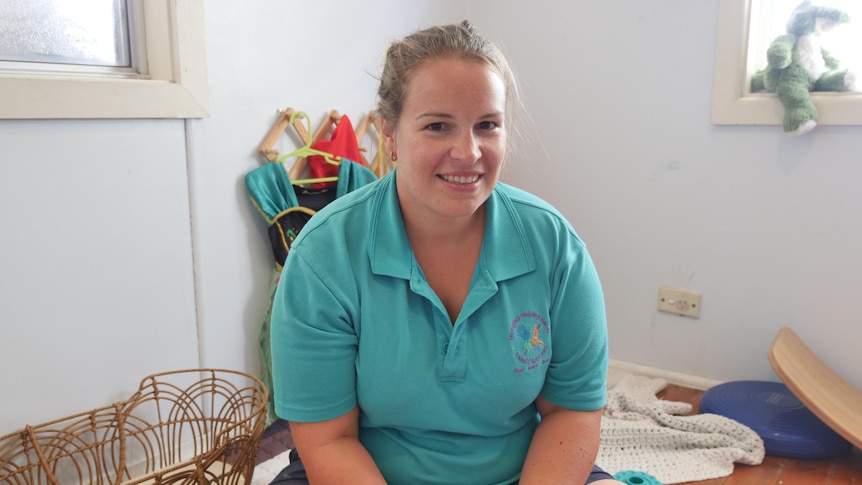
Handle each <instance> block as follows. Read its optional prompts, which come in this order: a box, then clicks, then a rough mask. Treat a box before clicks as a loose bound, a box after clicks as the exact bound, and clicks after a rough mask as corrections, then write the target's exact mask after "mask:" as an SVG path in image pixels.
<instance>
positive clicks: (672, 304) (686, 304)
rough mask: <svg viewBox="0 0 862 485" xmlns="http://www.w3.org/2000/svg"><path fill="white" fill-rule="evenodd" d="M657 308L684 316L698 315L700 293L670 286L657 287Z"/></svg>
mask: <svg viewBox="0 0 862 485" xmlns="http://www.w3.org/2000/svg"><path fill="white" fill-rule="evenodd" d="M658 310H659V311H660V312H668V313H675V314H677V315H681V316H684V317H692V318H699V317H700V293H698V292H695V291H689V290H681V289H679V288H671V287H670V286H660V287H659V289H658Z"/></svg>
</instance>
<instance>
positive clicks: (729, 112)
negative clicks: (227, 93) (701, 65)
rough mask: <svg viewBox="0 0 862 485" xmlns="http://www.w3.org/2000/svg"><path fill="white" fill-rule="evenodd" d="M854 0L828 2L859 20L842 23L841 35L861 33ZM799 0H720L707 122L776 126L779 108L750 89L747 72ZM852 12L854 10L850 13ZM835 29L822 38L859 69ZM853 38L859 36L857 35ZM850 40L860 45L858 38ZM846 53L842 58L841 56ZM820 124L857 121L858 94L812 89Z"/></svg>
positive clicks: (861, 14)
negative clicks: (713, 72) (835, 44)
mask: <svg viewBox="0 0 862 485" xmlns="http://www.w3.org/2000/svg"><path fill="white" fill-rule="evenodd" d="M859 3H860V2H858V0H850V1H846V0H833V2H832V4H834V5H835V6H836V7H839V8H841V9H843V10H846V11H848V12H849V13H850V14H851V18H855V19H858V20H857V21H856V22H855V26H854V28H853V29H851V28H850V26H842V28H841V30H840V32H842V33H844V35H855V36H859V35H862V11H860V10H862V9H860V7H862V5H858V4H859ZM798 4H799V1H798V0H720V1H719V7H718V8H719V15H718V34H717V35H718V37H717V44H716V56H715V78H714V79H715V81H714V86H713V100H712V122H713V123H714V124H717V125H781V120H782V116H783V114H784V108H783V107H782V106H781V102H780V101H778V98H777V97H776V96H775V95H774V94H771V93H752V92H751V89H750V86H749V80H750V79H751V75H752V74H753V73H754V72H756V71H757V70H758V69H760V68H762V67H763V66H764V65H765V63H766V59H765V57H766V48H767V47H768V46H769V43H770V42H771V41H772V39H774V38H775V37H776V36H777V35H779V34H781V33H783V32H784V24H785V23H786V21H787V18H788V17H789V15H790V11H791V10H793V8H794V7H795V6H796V5H798ZM854 12H858V13H856V14H855V16H853V14H854ZM838 33H839V31H836V32H834V33H829V34H828V36H827V37H830V38H832V40H833V41H837V42H840V44H841V46H839V47H836V46H830V50H832V51H833V52H835V54H836V56H838V58H839V59H841V61H842V63H843V64H844V65H847V66H851V65H853V63H855V65H856V66H859V68H862V64H860V62H859V60H857V59H858V49H857V53H856V57H855V58H854V56H853V55H852V54H849V53H848V54H845V53H843V51H841V49H843V48H846V47H847V46H851V47H852V45H853V43H852V42H858V40H857V41H848V40H846V38H845V39H839V38H837V37H838ZM856 38H857V39H858V38H859V37H856ZM855 45H859V44H858V43H857V44H855ZM845 55H846V57H845ZM811 98H812V100H813V102H814V104H815V105H816V106H817V110H818V112H819V115H820V116H819V118H820V119H819V121H818V123H819V124H821V125H862V93H830V92H824V93H811Z"/></svg>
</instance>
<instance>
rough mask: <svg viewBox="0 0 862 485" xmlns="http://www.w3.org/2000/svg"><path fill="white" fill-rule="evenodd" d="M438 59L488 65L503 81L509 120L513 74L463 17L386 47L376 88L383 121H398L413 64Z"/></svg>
mask: <svg viewBox="0 0 862 485" xmlns="http://www.w3.org/2000/svg"><path fill="white" fill-rule="evenodd" d="M441 58H459V59H472V60H476V61H480V62H485V63H487V64H488V65H489V66H491V68H493V69H494V70H495V71H496V72H497V73H498V74H499V75H500V77H501V78H502V79H503V83H504V84H505V87H506V113H507V114H506V117H507V120H506V121H507V122H509V123H511V121H512V116H513V115H514V106H515V104H516V103H517V99H518V87H517V83H516V81H515V76H514V74H513V72H512V69H511V67H509V63H508V62H507V61H506V58H505V57H504V56H503V53H502V52H501V51H500V49H498V48H497V46H495V45H494V44H493V43H491V42H490V41H488V40H486V39H485V38H484V37H482V36H481V35H480V34H479V33H478V31H477V30H476V28H475V27H474V26H473V25H472V24H471V23H470V22H469V21H467V20H464V21H463V22H461V23H458V24H450V25H440V26H435V27H430V28H427V29H424V30H420V31H417V32H415V33H413V34H410V35H408V36H407V37H405V38H404V39H402V40H400V41H396V42H393V43H392V44H391V45H390V46H389V49H388V50H387V51H386V58H385V61H384V65H383V73H382V74H381V76H380V86H379V87H378V89H377V112H378V114H379V115H380V116H381V117H382V118H383V119H384V120H386V122H387V123H390V124H391V125H392V126H396V125H397V124H398V120H399V119H400V117H401V110H402V108H403V107H404V98H405V96H406V92H407V86H408V83H409V81H410V76H411V75H412V73H413V72H414V70H415V69H416V67H418V66H419V65H421V64H423V63H425V62H428V61H431V60H434V59H441Z"/></svg>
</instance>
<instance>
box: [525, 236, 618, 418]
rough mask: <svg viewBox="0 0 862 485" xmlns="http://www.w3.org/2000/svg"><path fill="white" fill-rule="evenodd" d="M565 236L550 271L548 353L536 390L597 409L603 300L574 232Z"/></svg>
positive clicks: (604, 342) (602, 396)
mask: <svg viewBox="0 0 862 485" xmlns="http://www.w3.org/2000/svg"><path fill="white" fill-rule="evenodd" d="M568 236H569V237H567V238H564V240H563V242H562V244H561V251H560V256H559V258H560V260H559V262H558V264H557V269H556V270H555V271H554V273H553V278H554V281H553V282H552V283H553V286H552V287H553V288H555V290H556V291H555V292H554V299H553V302H552V306H551V337H552V340H551V342H552V346H553V347H552V349H553V353H552V357H551V363H550V365H549V368H548V373H547V376H546V379H545V385H544V387H543V389H542V393H541V394H542V396H543V397H544V398H545V399H547V400H548V401H550V402H552V403H554V404H556V405H557V406H561V407H564V408H567V409H576V410H581V411H592V410H596V409H601V408H602V407H603V406H604V405H605V401H606V399H607V395H606V386H607V366H608V334H607V320H606V315H605V302H604V295H603V293H602V288H601V283H600V281H599V277H598V274H597V272H596V268H595V266H594V264H593V261H592V259H591V258H590V255H589V253H588V252H587V249H586V247H585V246H584V244H583V242H581V240H580V239H578V238H577V236H575V235H573V234H569V235H568Z"/></svg>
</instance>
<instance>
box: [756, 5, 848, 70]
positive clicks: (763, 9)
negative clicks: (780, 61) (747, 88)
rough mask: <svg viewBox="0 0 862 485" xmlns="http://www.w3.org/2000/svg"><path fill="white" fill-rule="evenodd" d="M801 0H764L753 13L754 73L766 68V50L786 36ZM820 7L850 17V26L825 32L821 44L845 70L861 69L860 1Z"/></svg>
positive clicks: (846, 25)
mask: <svg viewBox="0 0 862 485" xmlns="http://www.w3.org/2000/svg"><path fill="white" fill-rule="evenodd" d="M800 3H801V0H761V1H760V2H759V11H757V12H754V13H753V15H752V17H753V18H754V19H755V21H754V22H752V24H751V33H750V34H749V38H750V42H751V47H752V49H751V55H753V56H754V59H753V65H754V69H755V70H760V69H763V68H764V67H766V50H767V49H769V45H770V43H772V41H773V40H774V39H775V38H776V37H778V36H779V35H782V34H784V33H786V29H787V20H788V19H789V18H790V14H791V13H792V12H793V9H794V8H796V7H797V6H798V5H799V4H800ZM817 5H823V6H828V7H835V8H838V9H841V10H843V11H845V12H847V13H848V14H849V15H850V23H849V24H845V25H841V26H838V27H837V28H836V29H835V30H834V31H831V32H825V33H823V35H822V36H821V41H822V45H823V47H824V48H825V49H827V50H828V51H829V52H830V53H831V54H832V55H833V56H834V57H835V58H836V59H838V60H839V61H840V62H841V64H842V66H843V67H855V68H859V67H862V51H860V49H859V45H862V2H860V1H859V0H820V1H819V2H817Z"/></svg>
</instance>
